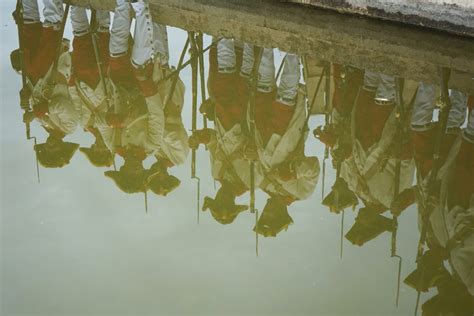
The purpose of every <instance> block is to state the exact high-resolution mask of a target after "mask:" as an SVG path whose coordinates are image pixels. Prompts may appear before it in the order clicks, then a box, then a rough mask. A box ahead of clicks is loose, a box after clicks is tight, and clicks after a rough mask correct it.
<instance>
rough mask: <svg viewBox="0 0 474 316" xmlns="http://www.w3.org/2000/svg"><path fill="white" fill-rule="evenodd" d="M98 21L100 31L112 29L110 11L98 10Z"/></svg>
mask: <svg viewBox="0 0 474 316" xmlns="http://www.w3.org/2000/svg"><path fill="white" fill-rule="evenodd" d="M97 23H98V25H99V32H108V31H109V29H110V12H109V11H106V10H97Z"/></svg>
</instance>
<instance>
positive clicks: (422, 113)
mask: <svg viewBox="0 0 474 316" xmlns="http://www.w3.org/2000/svg"><path fill="white" fill-rule="evenodd" d="M435 102H436V86H435V85H433V84H425V83H423V82H422V83H420V85H419V87H418V92H417V94H416V97H415V103H414V105H413V113H412V115H411V125H412V129H413V130H415V131H420V132H421V131H425V130H427V129H428V128H427V127H426V125H427V124H429V123H431V121H432V120H433V111H434V108H435Z"/></svg>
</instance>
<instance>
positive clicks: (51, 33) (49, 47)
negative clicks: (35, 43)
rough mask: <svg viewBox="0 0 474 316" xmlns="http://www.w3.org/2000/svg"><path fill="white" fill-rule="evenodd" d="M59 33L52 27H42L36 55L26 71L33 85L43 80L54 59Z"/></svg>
mask: <svg viewBox="0 0 474 316" xmlns="http://www.w3.org/2000/svg"><path fill="white" fill-rule="evenodd" d="M60 37H61V32H60V31H59V30H55V28H54V27H43V32H42V35H41V40H40V43H39V47H38V50H37V54H36V55H35V56H34V58H33V60H32V64H31V65H30V68H29V69H28V73H29V74H30V76H31V80H32V81H33V83H36V82H37V81H38V80H39V79H40V78H43V77H44V76H45V75H46V73H47V72H48V70H49V68H50V67H51V65H52V64H53V61H54V59H55V57H56V47H58V43H59V41H60V40H61V38H60Z"/></svg>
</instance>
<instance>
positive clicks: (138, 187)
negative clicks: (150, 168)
mask: <svg viewBox="0 0 474 316" xmlns="http://www.w3.org/2000/svg"><path fill="white" fill-rule="evenodd" d="M104 175H105V176H106V177H108V178H111V179H112V180H114V182H115V184H116V185H117V186H118V187H119V189H120V190H122V191H123V192H125V193H140V192H145V191H146V189H147V187H146V182H147V171H146V170H145V169H144V168H143V164H142V161H141V160H135V161H130V160H128V159H125V164H124V165H123V166H122V167H120V170H119V171H114V170H108V171H106V172H104Z"/></svg>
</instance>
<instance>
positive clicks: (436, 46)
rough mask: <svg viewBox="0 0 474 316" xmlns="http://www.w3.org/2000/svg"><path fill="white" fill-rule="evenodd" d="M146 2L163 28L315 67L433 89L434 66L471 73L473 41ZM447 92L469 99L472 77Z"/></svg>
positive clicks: (277, 12) (340, 19)
mask: <svg viewBox="0 0 474 316" xmlns="http://www.w3.org/2000/svg"><path fill="white" fill-rule="evenodd" d="M72 2H73V3H74V4H77V5H89V4H92V5H94V6H97V7H98V8H99V7H100V8H106V9H109V10H113V8H114V5H115V1H113V0H95V1H94V0H89V1H85V0H74V1H72ZM150 2H151V8H152V11H153V14H154V17H155V19H156V20H157V21H159V22H160V23H163V24H167V25H170V26H176V27H180V28H183V29H187V30H199V31H203V32H205V33H208V34H211V35H215V36H224V35H225V36H226V37H233V38H235V39H237V40H240V41H246V42H251V43H254V44H256V45H258V46H261V47H278V48H281V49H282V50H284V51H289V52H294V53H298V54H299V55H304V54H307V53H314V52H318V57H319V59H323V60H330V61H332V62H335V63H341V64H350V65H352V66H354V67H357V68H360V69H371V70H373V71H380V72H385V73H388V74H391V75H396V76H399V77H404V78H408V79H412V80H415V81H424V82H431V83H437V82H439V67H440V66H445V67H451V68H452V69H454V70H459V71H466V72H471V73H474V63H472V60H474V41H472V40H470V39H469V38H465V39H463V38H458V37H453V36H449V35H444V34H435V33H433V32H430V31H425V30H420V29H415V28H407V27H399V26H397V25H393V24H388V23H381V22H379V21H368V20H365V19H360V18H357V17H351V16H343V15H338V14H336V13H331V12H326V11H318V10H308V9H307V8H304V7H299V6H288V4H280V3H269V2H264V3H261V2H258V3H257V2H255V3H254V2H252V1H244V0H240V1H232V3H227V2H218V3H217V2H214V1H209V4H203V1H200V2H197V1H195V0H189V1H186V2H183V1H179V0H165V1H157V0H151V1H150ZM296 17H297V18H296ZM294 21H298V23H296V22H294ZM457 77H458V78H457ZM450 84H451V85H452V87H455V88H456V89H457V90H460V91H463V92H470V93H474V84H473V82H472V80H471V77H464V78H463V76H461V75H456V73H454V74H453V76H452V78H451V83H450Z"/></svg>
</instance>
